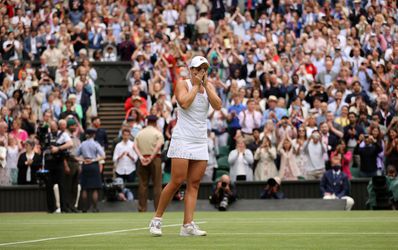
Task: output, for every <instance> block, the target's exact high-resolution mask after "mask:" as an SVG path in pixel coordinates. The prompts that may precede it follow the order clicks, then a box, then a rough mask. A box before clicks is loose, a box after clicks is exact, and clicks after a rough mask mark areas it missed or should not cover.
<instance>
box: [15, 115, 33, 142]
mask: <svg viewBox="0 0 398 250" xmlns="http://www.w3.org/2000/svg"><path fill="white" fill-rule="evenodd" d="M10 134H11V135H13V136H14V137H15V138H16V139H17V140H18V143H21V142H22V143H24V142H25V141H26V140H27V139H28V137H29V136H28V133H27V132H26V131H25V130H23V129H21V120H19V119H15V120H14V121H13V122H12V130H11V132H10Z"/></svg>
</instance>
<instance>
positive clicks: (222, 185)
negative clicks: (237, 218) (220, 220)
mask: <svg viewBox="0 0 398 250" xmlns="http://www.w3.org/2000/svg"><path fill="white" fill-rule="evenodd" d="M209 199H210V203H211V204H213V205H214V206H215V207H216V208H217V209H218V210H219V211H226V210H227V208H228V206H229V205H231V204H232V203H233V202H234V201H235V200H236V189H235V186H233V185H232V184H231V180H230V178H229V176H228V175H223V176H221V178H220V179H219V180H218V181H217V183H216V188H215V189H214V191H213V194H212V195H211V196H210V197H209Z"/></svg>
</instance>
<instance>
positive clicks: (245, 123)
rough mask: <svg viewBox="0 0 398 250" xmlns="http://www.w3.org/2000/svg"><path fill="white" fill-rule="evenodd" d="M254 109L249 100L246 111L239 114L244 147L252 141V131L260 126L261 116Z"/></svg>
mask: <svg viewBox="0 0 398 250" xmlns="http://www.w3.org/2000/svg"><path fill="white" fill-rule="evenodd" d="M255 108H256V106H255V103H254V100H253V99H250V100H248V101H247V110H245V111H243V112H240V113H239V124H240V126H241V128H242V129H241V131H242V134H243V138H244V141H245V144H246V145H249V144H250V143H252V142H253V141H254V137H253V129H254V128H259V127H260V125H261V119H262V115H261V113H260V112H259V111H257V110H255Z"/></svg>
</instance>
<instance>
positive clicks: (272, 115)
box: [261, 95, 287, 126]
mask: <svg viewBox="0 0 398 250" xmlns="http://www.w3.org/2000/svg"><path fill="white" fill-rule="evenodd" d="M277 102H278V99H277V98H276V96H273V95H271V96H269V97H268V109H267V110H265V111H264V115H263V119H262V120H261V126H264V124H265V122H266V121H267V120H268V119H272V121H273V122H274V123H277V122H278V121H279V120H280V119H282V117H284V116H287V111H286V109H283V108H279V107H277V106H276V104H277Z"/></svg>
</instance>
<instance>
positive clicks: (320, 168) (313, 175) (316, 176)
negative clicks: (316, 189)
mask: <svg viewBox="0 0 398 250" xmlns="http://www.w3.org/2000/svg"><path fill="white" fill-rule="evenodd" d="M304 151H305V152H306V153H307V157H308V164H307V165H306V173H305V174H306V179H308V180H320V179H321V177H322V175H323V174H324V172H325V159H324V155H325V153H326V152H327V149H326V148H325V146H324V144H323V143H322V141H321V135H320V133H319V131H318V130H314V131H313V132H312V134H311V137H310V139H309V141H308V142H307V143H306V144H305V146H304Z"/></svg>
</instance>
